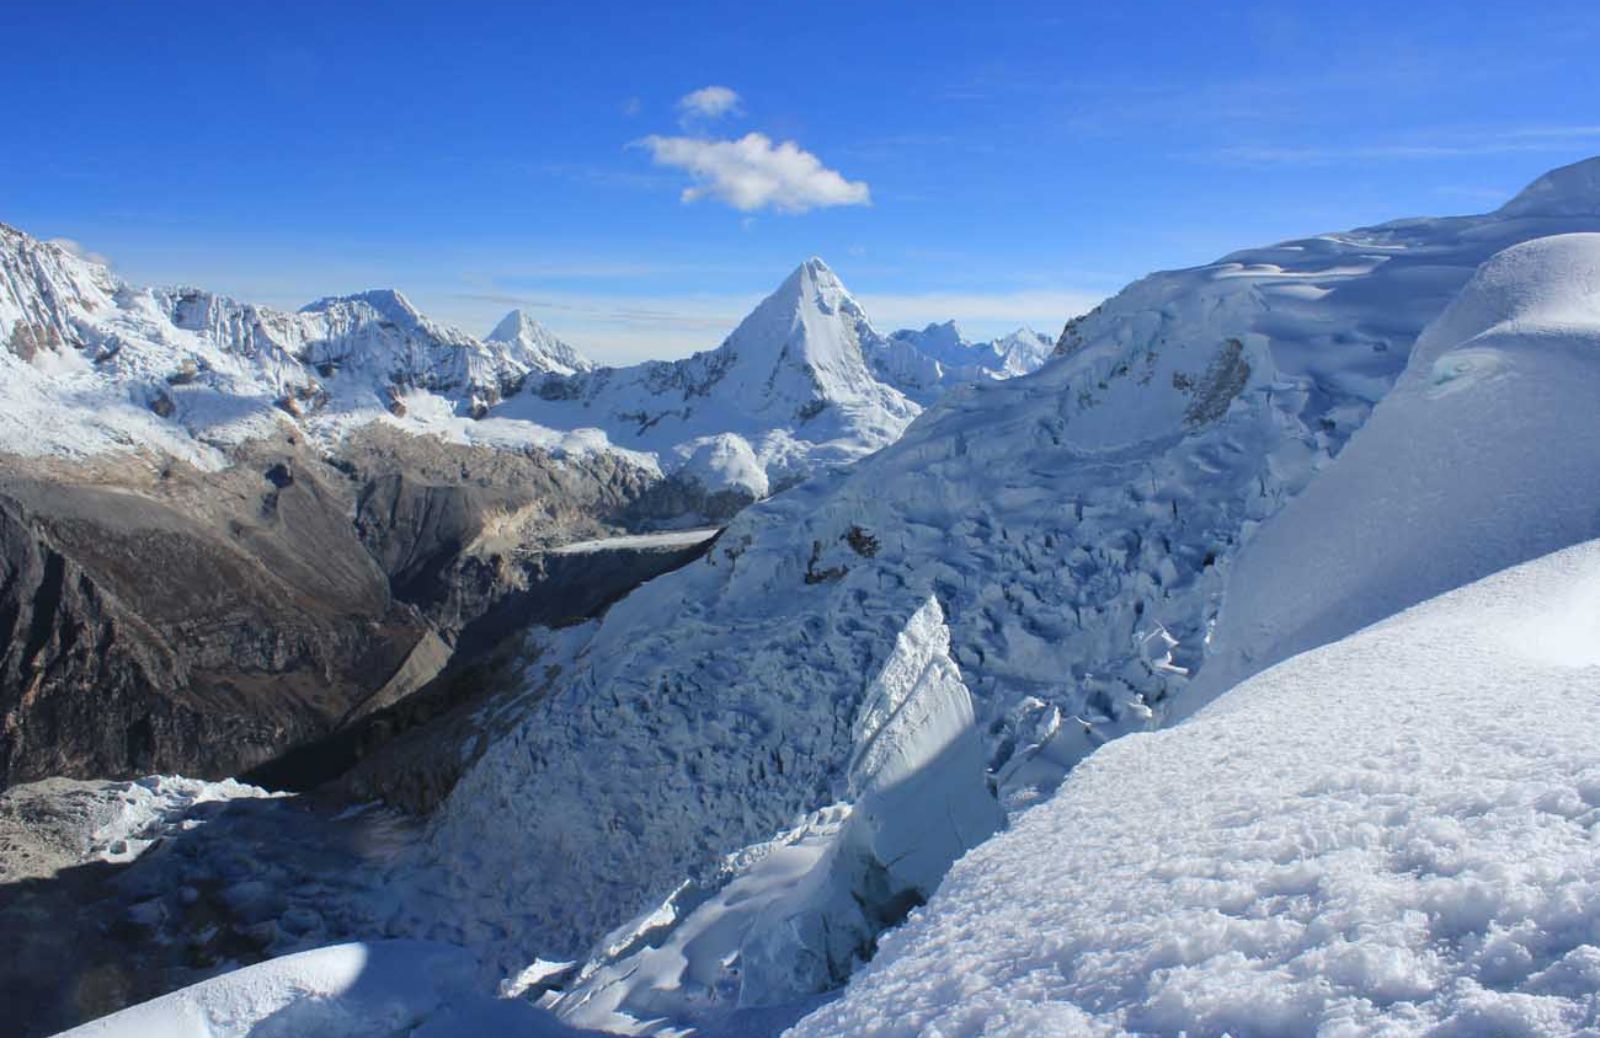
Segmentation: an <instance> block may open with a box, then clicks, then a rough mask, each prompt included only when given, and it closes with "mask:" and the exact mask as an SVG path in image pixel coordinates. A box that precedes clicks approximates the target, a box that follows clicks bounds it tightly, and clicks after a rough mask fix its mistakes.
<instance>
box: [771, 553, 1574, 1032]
mask: <svg viewBox="0 0 1600 1038" xmlns="http://www.w3.org/2000/svg"><path fill="white" fill-rule="evenodd" d="M1597 646H1600V543H1597V542H1590V543H1587V544H1584V545H1581V546H1579V547H1575V548H1571V549H1568V550H1566V551H1563V552H1560V553H1558V554H1555V555H1552V556H1548V557H1545V558H1542V559H1539V560H1537V561H1535V562H1532V563H1528V564H1525V565H1523V566H1520V567H1518V568H1516V569H1512V570H1509V571H1506V572H1503V573H1500V574H1498V575H1495V576H1493V577H1490V578H1488V579H1485V580H1483V581H1481V582H1479V583H1477V584H1473V585H1471V586H1469V587H1466V588H1463V589H1461V590H1458V591H1454V592H1452V593H1449V594H1447V595H1445V596H1443V597H1441V598H1438V599H1436V600H1433V601H1430V602H1428V603H1427V604H1425V605H1422V606H1418V607H1417V608H1415V609H1413V610H1411V611H1409V612H1406V613H1404V614H1402V615H1400V616H1398V617H1396V618H1394V619H1391V620H1389V621H1387V622H1385V623H1382V624H1379V625H1378V626H1376V627H1372V628H1369V629H1367V630H1365V631H1362V632H1361V633H1359V634H1356V635H1353V636H1351V637H1349V638H1347V639H1345V640H1343V641H1340V642H1337V643H1335V644H1333V645H1330V646H1327V647H1325V648H1321V649H1317V650H1314V651H1312V652H1310V653H1307V654H1305V655H1302V656H1297V657H1295V658H1293V659H1291V660H1289V661H1288V662H1286V663H1283V664H1281V665H1279V666H1277V667H1275V668H1273V669H1271V670H1269V671H1266V672H1265V673H1263V674H1261V675H1259V676H1257V677H1255V678H1253V679H1251V680H1250V681H1248V682H1246V683H1245V684H1243V685H1241V686H1239V687H1238V688H1235V689H1234V690H1233V691H1231V692H1228V693H1227V694H1225V695H1224V696H1223V697H1222V698H1221V699H1220V700H1218V701H1217V702H1216V703H1215V704H1214V705H1213V706H1212V707H1211V708H1210V709H1208V710H1206V711H1204V712H1202V713H1201V714H1200V715H1199V716H1197V717H1196V718H1194V719H1193V720H1192V721H1190V722H1189V723H1186V724H1183V725H1179V726H1177V727H1175V728H1172V729H1169V730H1165V731H1161V732H1156V733H1150V734H1143V735H1135V736H1130V737H1129V738H1127V739H1123V740H1119V741H1118V742H1116V743H1114V744H1112V745H1109V746H1106V747H1104V748H1103V749H1101V750H1100V751H1099V752H1098V753H1096V754H1095V755H1094V756H1092V757H1090V758H1089V760H1088V761H1086V762H1085V764H1084V765H1083V766H1081V767H1080V768H1078V769H1077V770H1076V771H1075V772H1074V773H1073V774H1072V776H1071V777H1070V778H1069V779H1068V780H1067V782H1066V784H1065V785H1064V786H1063V787H1062V789H1061V790H1060V792H1059V793H1057V795H1056V796H1055V797H1054V798H1053V799H1052V800H1050V801H1049V802H1047V803H1045V804H1042V805H1039V806H1038V807H1036V808H1034V809H1032V810H1030V811H1028V812H1026V813H1024V814H1023V815H1022V816H1021V817H1020V819H1018V820H1017V821H1016V823H1015V824H1014V825H1013V827H1012V828H1011V829H1010V830H1009V831H1008V832H1006V833H1004V834H1002V835H1001V836H998V837H996V838H995V839H993V840H991V841H989V842H988V843H986V844H985V845H983V846H982V847H980V848H978V849H977V850H976V851H973V852H972V853H971V854H968V855H967V856H966V857H965V858H963V859H962V860H961V861H960V862H959V863H958V864H957V865H956V867H955V868H954V869H953V870H952V871H951V873H950V875H949V876H948V877H946V879H945V882H944V884H943V886H942V887H941V888H940V891H939V893H938V895H937V896H936V897H935V898H934V900H933V901H932V902H931V903H930V904H929V905H928V906H927V907H926V908H925V909H923V910H922V911H920V912H918V913H917V914H916V915H915V916H913V918H912V920H911V921H910V922H909V923H908V924H907V925H906V926H905V927H904V928H902V929H901V930H899V931H897V932H895V933H893V934H890V935H887V936H886V937H885V938H884V939H883V940H882V942H881V950H880V953H879V956H878V958H877V959H876V960H875V961H874V962H873V963H872V964H871V965H870V966H868V967H867V968H866V969H864V970H863V971H861V972H860V973H859V974H858V975H857V976H856V977H855V978H854V979H853V980H852V982H851V985H850V987H849V989H848V990H847V992H846V994H845V996H844V998H843V999H842V1000H841V1001H839V1002H837V1003H835V1004H833V1005H830V1006H827V1007H825V1008H823V1009H821V1010H819V1011H818V1012H816V1013H815V1014H814V1015H813V1016H811V1017H810V1018H808V1019H807V1020H805V1021H803V1022H802V1023H801V1024H800V1025H799V1026H797V1027H796V1028H795V1029H794V1030H792V1031H790V1032H789V1034H790V1035H791V1036H792V1038H821V1036H824V1035H826V1036H828V1038H842V1036H863V1038H864V1036H869V1035H870V1036H874V1038H892V1036H905V1038H912V1036H918V1035H931V1034H939V1035H943V1036H946V1038H960V1036H967V1035H971V1036H978V1035H983V1036H985V1038H1002V1036H1011V1035H1015V1036H1019V1038H1020V1036H1028V1038H1032V1036H1035V1035H1041V1034H1050V1035H1059V1036H1063V1038H1067V1036H1078V1035H1082V1036H1091V1035H1096V1036H1098V1035H1119V1034H1143V1035H1174V1036H1175V1035H1178V1034H1184V1033H1186V1034H1188V1035H1191V1036H1196V1038H1200V1036H1216V1035H1221V1034H1225V1033H1226V1034H1232V1035H1234V1036H1237V1038H1244V1036H1253V1035H1284V1034H1307V1035H1308V1034H1319V1035H1338V1036H1341V1038H1346V1036H1347V1038H1356V1036H1361V1035H1384V1036H1389V1038H1400V1036H1411V1035H1414V1036H1422V1035H1429V1036H1438V1038H1446V1036H1449V1038H1455V1036H1484V1038H1487V1036H1506V1035H1529V1036H1532V1035H1556V1034H1593V1033H1595V1030H1594V1029H1595V1028H1596V1026H1597V1024H1600V941H1597V934H1600V900H1597V897H1596V891H1597V890H1600V858H1597V857H1596V855H1595V852H1594V845H1595V840H1596V838H1597V836H1600V765H1597V763H1596V760H1595V755H1594V746H1595V744H1596V742H1597V740H1600V653H1597V650H1596V647H1597Z"/></svg>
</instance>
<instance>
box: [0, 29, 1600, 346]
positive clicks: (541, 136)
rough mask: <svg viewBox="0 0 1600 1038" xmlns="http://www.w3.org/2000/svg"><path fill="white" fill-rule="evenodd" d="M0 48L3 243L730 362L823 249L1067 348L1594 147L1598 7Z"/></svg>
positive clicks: (135, 40) (237, 286)
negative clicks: (1108, 313) (1245, 262)
mask: <svg viewBox="0 0 1600 1038" xmlns="http://www.w3.org/2000/svg"><path fill="white" fill-rule="evenodd" d="M0 39H4V40H6V41H7V45H6V61H5V62H4V63H3V64H0V91H3V96H4V97H5V98H6V104H5V107H4V109H3V115H0V124H3V126H4V134H3V137H0V139H3V140H4V141H5V146H4V151H3V153H0V220H3V221H5V222H8V223H12V224H14V225H16V226H19V227H21V228H22V229H24V230H27V231H29V232H31V233H33V234H37V235H39V236H42V237H63V238H70V239H72V240H74V241H77V242H79V243H81V244H82V245H83V246H84V247H85V248H87V249H89V250H92V251H94V252H97V253H100V254H103V255H106V256H108V257H110V258H111V260H112V262H113V263H114V265H115V267H116V268H117V269H118V271H119V272H120V273H121V274H122V275H123V276H125V277H127V278H129V279H130V280H133V281H136V282H140V283H176V282H181V283H190V284H200V285H204V286H206V287H209V288H215V289H218V290H222V291H226V292H229V293H231V294H234V295H237V296H240V297H242V298H246V299H251V300H254V301H259V302H266V303H272V304H276V305H282V306H298V305H300V304H303V303H305V302H307V301H309V300H311V299H312V298H315V297H317V296H319V295H325V294H337V293H344V292H350V291H356V290H360V289H363V288H368V287H375V286H389V285H392V286H395V287H398V288H400V289H402V290H403V291H405V292H406V293H407V294H408V295H409V296H410V297H411V298H412V299H413V300H414V301H415V302H417V303H418V305H419V306H421V307H422V308H423V309H424V310H426V311H427V312H429V313H430V314H433V315H434V316H436V317H439V318H441V319H444V320H447V321H449V322H451V323H455V324H459V325H461V326H463V327H465V328H467V329H468V330H471V331H474V332H478V333H480V334H481V333H483V332H485V331H487V329H488V328H489V327H490V326H491V325H492V324H493V323H494V321H495V320H496V319H497V318H498V317H499V316H500V315H501V314H503V313H504V312H505V311H506V310H507V309H509V308H510V307H512V306H515V305H521V306H524V307H525V308H527V309H529V310H530V311H531V312H533V313H534V314H535V315H536V316H537V317H539V318H540V319H541V320H543V321H544V322H545V323H546V324H548V325H549V326H551V327H552V328H553V329H555V330H556V331H557V332H558V333H560V334H562V335H563V336H564V337H566V338H568V339H570V340H571V341H573V342H574V343H575V344H576V345H578V346H579V347H580V348H582V349H585V350H586V351H588V352H589V353H591V354H592V355H594V356H596V357H598V358H601V359H604V360H611V361H623V360H633V359H638V358H640V357H644V356H671V355H681V354H684V353H687V352H690V351H692V350H694V349H700V348H706V347H710V346H714V345H716V343H717V342H718V341H720V339H721V338H722V336H723V335H725V334H726V333H727V332H728V331H729V330H730V329H731V327H732V326H733V324H734V323H736V322H737V320H738V318H739V317H740V316H741V315H742V314H743V313H744V312H745V311H746V310H747V309H748V308H749V306H750V305H752V304H753V303H754V302H755V301H756V300H758V299H759V298H760V297H761V296H762V295H763V294H765V293H766V292H767V291H769V290H770V289H771V288H772V287H773V286H774V285H776V284H777V283H778V282H779V281H780V280H781V279H782V278H783V277H784V275H785V274H787V273H788V271H789V270H791V269H792V268H793V267H794V266H795V265H796V264H797V263H799V262H800V261H801V260H803V259H804V258H806V257H807V256H809V255H813V254H815V255H820V256H822V257H824V258H825V259H827V260H828V261H829V263H830V264H831V265H832V266H833V267H834V268H835V269H836V270H837V271H838V272H839V273H840V275H841V276H842V277H843V278H844V280H845V282H846V284H847V285H849V286H850V288H851V289H852V290H853V291H854V292H855V294H856V295H857V296H858V297H860V298H861V300H862V301H863V303H864V304H865V305H866V306H867V309H868V311H869V313H871V314H872V315H873V316H874V320H875V323H877V324H878V325H880V326H882V327H886V328H893V327H898V326H902V325H908V324H921V323H925V322H927V321H932V320H941V319H945V318H949V317H954V318H956V319H958V320H959V321H960V322H961V323H962V324H963V326H964V327H965V328H967V329H968V330H969V332H970V333H974V334H993V333H999V332H1002V331H1004V330H1006V329H1008V328H1009V327H1013V326H1015V325H1017V324H1020V323H1024V322H1026V323H1031V324H1034V325H1035V326H1037V327H1038V328H1040V330H1042V331H1046V332H1049V333H1051V334H1054V333H1055V332H1056V331H1058V330H1059V326H1060V324H1061V322H1062V321H1063V320H1064V319H1065V318H1066V317H1067V316H1070V314H1071V313H1072V312H1073V311H1075V310H1078V309H1081V308H1083V307H1084V306H1086V305H1088V304H1089V303H1092V301H1093V300H1094V299H1095V298H1097V297H1099V296H1103V295H1105V294H1108V293H1110V292H1112V291H1114V290H1115V289H1117V288H1118V287H1120V286H1121V285H1122V284H1123V283H1125V282H1127V281H1128V280H1130V279H1132V278H1134V277H1137V276H1138V275H1140V274H1142V273H1145V272H1148V271H1150V270H1153V269H1159V268H1162V267H1173V266H1181V265H1186V264H1191V263H1197V262H1202V261H1204V260H1207V259H1211V258H1214V257H1215V256H1217V255H1220V254H1222V253H1224V252H1227V251H1230V250H1231V249H1234V248H1238V247H1243V246H1246V245H1251V244H1257V243H1261V242H1265V241H1271V240H1277V239H1281V238H1285V237H1291V236H1296V235H1301V234H1305V233H1311V232H1316V231H1322V230H1333V229H1341V228H1345V227H1350V226H1355V225H1359V224H1363V223H1371V222H1376V221H1380V220H1383V219H1388V218H1392V217H1398V216H1406V215H1421V214H1444V213H1459V212H1478V211H1483V210H1485V209H1489V208H1493V207H1494V206H1496V205H1498V204H1499V203H1500V202H1501V201H1503V200H1504V199H1505V198H1506V197H1508V196H1509V195H1510V194H1511V193H1513V192H1514V191H1516V190H1517V189H1518V188H1520V187H1521V186H1522V185H1523V184H1524V183H1525V182H1527V181H1528V180H1530V179H1532V178H1533V177H1534V176H1536V175H1537V174H1538V173H1540V172H1542V171H1543V170H1545V169H1547V168H1550V167H1552V166H1556V165H1560V164H1563V163H1566V162H1570V161H1573V160H1576V159H1579V158H1584V157H1587V156H1589V155H1592V154H1596V153H1600V74H1597V72H1596V71H1595V65H1596V63H1595V60H1594V55H1595V54H1596V53H1600V46H1597V44H1600V11H1597V9H1596V5H1594V4H1593V3H1571V4H1561V3H1540V4H1528V3H1526V2H1524V3H1520V4H1512V3H1504V4H1497V3H1471V2H1456V3H1428V2H1407V3H1403V4H1401V3H1360V2H1345V3H1340V4H1337V5H1301V4H1287V3H1283V4H1262V5H1246V4H1238V5H1227V4H1200V3H1138V2H1122V3H1117V4H1095V5H1079V4H1069V3H1065V2H1054V3H1010V4H993V5H989V4H971V3H961V4H941V3H932V2H924V3H917V4H905V5H900V4H888V3H864V2H857V3H848V4H836V3H829V2H826V0H808V2H807V3H804V4H782V5H777V4H773V5H766V4H748V3H745V4H700V3H673V4H643V3H633V4H602V3H589V4H510V3H507V4H472V3H459V4H449V5H446V4H442V3H441V4H435V5H422V4H406V3H394V4H385V5H378V4H357V3H338V2H324V3H320V4H300V3H295V2H276V3H257V2H235V3H204V4H199V3H192V4H191V3H110V2H105V3H92V4H91V3H76V2H72V0H10V2H7V3H4V4H0ZM707 87H720V88H723V89H725V90H726V91H729V92H731V94H732V95H733V97H732V98H730V96H729V95H728V94H725V93H721V92H718V91H713V92H711V93H709V94H700V95H699V96H698V104H691V105H689V106H687V107H686V106H685V104H684V103H683V99H684V98H685V97H686V96H689V95H692V94H693V93H694V92H695V91H701V90H704V88H707ZM750 134H759V135H761V136H760V137H757V138H751V137H749V136H748V135H750ZM735 142H742V143H735ZM686 190H688V191H690V193H691V197H688V198H686V197H685V194H684V193H685V191H686Z"/></svg>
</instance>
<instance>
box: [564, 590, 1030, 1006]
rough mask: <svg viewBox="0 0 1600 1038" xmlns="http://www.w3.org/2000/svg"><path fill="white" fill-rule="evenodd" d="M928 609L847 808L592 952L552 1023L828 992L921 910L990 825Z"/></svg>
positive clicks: (883, 685) (976, 760)
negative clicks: (884, 935)
mask: <svg viewBox="0 0 1600 1038" xmlns="http://www.w3.org/2000/svg"><path fill="white" fill-rule="evenodd" d="M949 649H950V634H949V630H948V628H946V626H945V623H944V614H943V612H942V610H941V609H940V608H939V603H938V601H937V600H936V599H934V598H931V597H930V598H929V599H928V601H927V602H926V603H925V604H924V605H923V607H922V608H921V609H919V610H918V611H917V612H916V613H915V614H913V615H912V617H911V619H910V620H909V621H908V622H907V623H906V625H905V628H904V629H903V630H902V631H901V632H900V633H899V635H898V636H897V637H896V638H895V645H894V650H893V652H892V653H891V654H890V656H889V659H888V660H887V661H886V662H885V664H884V666H883V668H882V670H881V671H880V672H879V673H878V676H877V677H876V678H875V679H874V680H873V682H872V684H871V686H870V687H869V688H868V690H867V693H866V696H865V698H864V699H863V701H862V706H861V709H860V712H859V714H858V716H857V718H856V720H855V724H854V726H853V737H854V740H855V752H854V755H853V761H852V764H851V767H850V782H849V787H848V790H849V795H850V801H851V802H849V803H840V804H836V805H833V806H831V807H829V808H825V809H823V810H821V811H818V812H815V813H813V814H812V815H810V816H809V817H808V818H806V819H805V820H803V821H802V822H801V823H800V824H799V825H797V826H795V827H794V828H792V829H790V830H787V831H785V832H783V833H781V834H779V835H778V836H777V837H775V838H774V839H772V840H769V841H766V842H764V843H762V844H758V845H755V846H752V847H747V848H745V849H744V850H742V851H740V852H738V853H736V854H734V855H731V856H730V857H729V858H728V859H727V860H726V861H725V862H724V863H723V865H722V868H721V869H720V870H719V873H718V875H717V876H716V877H715V878H714V879H713V880H712V881H711V882H710V883H708V884H704V885H699V886H695V885H686V886H685V887H680V888H679V889H678V890H677V891H675V892H674V894H673V896H672V897H670V898H668V899H667V901H666V902H665V903H664V904H662V905H661V906H660V907H659V908H657V909H655V910H653V911H651V912H649V913H647V914H646V915H645V916H644V917H642V918H641V919H639V920H637V921H635V922H634V923H631V924H629V925H627V926H624V927H623V928H621V929H620V930H619V931H617V932H615V933H613V934H611V935H610V936H608V937H607V938H606V939H604V940H603V941H602V942H601V948H602V952H601V954H600V955H599V957H598V958H597V959H595V960H594V961H592V962H591V963H590V964H589V965H588V966H587V967H585V969H584V970H583V972H582V973H581V975H580V976H579V978H578V981H577V983H576V984H575V985H574V986H573V987H572V989H571V990H569V991H566V992H563V993H561V994H560V995H559V996H553V997H549V998H547V1004H548V1005H550V1006H551V1007H552V1008H554V1009H555V1010H556V1011H557V1012H558V1013H559V1014H560V1015H561V1016H562V1017H563V1018H564V1019H565V1020H566V1021H567V1022H568V1023H571V1024H575V1025H579V1026H585V1027H599V1028H604V1029H617V1030H628V1029H631V1028H632V1027H633V1026H635V1025H636V1024H637V1023H638V1022H639V1021H647V1020H652V1019H656V1018H659V1017H668V1018H671V1019H674V1020H678V1021H684V1020H690V1019H693V1020H700V1021H703V1020H706V1019H711V1018H715V1017H719V1016H727V1015H728V1014H730V1013H733V1012H735V1011H737V1010H739V1009H750V1008H755V1007H763V1006H770V1005H778V1004H785V1003H792V1002H796V1001H798V1000H802V999H804V998H805V997H806V996H809V995H813V994H816V993H819V992H823V991H826V990H828V989H830V988H833V987H836V986H837V985H838V984H840V983H841V982H842V981H843V980H844V979H845V978H846V977H848V976H849V974H850V972H851V969H852V968H853V967H854V966H855V965H857V964H859V963H860V962H862V961H865V960H866V959H867V958H869V957H870V956H871V953H872V948H873V943H874V940H875V938H876V936H877V934H878V933H879V932H880V931H881V930H883V929H884V928H885V927H886V926H891V925H893V924H895V923H897V922H899V921H900V919H901V918H903V917H904V915H905V913H906V912H907V911H908V910H909V909H910V908H911V907H912V906H914V905H917V904H921V903H922V902H924V901H925V900H926V899H927V898H928V897H929V896H930V895H931V894H932V893H933V890H934V888H935V887H936V886H937V885H938V883H939V879H940V877H942V876H943V875H944V873H945V871H946V870H947V869H948V868H949V867H950V864H951V863H952V862H954V861H955V860H956V858H958V857H959V856H960V855H962V854H963V853H965V852H966V851H967V850H969V849H970V848H972V847H973V846H975V845H977V844H978V843H979V842H981V841H982V840H984V839H985V838H987V837H988V836H989V835H990V834H992V833H993V832H995V830H997V829H998V828H1000V826H1001V825H1002V824H1003V823H1004V816H1003V814H1002V813H1001V810H1000V807H999V804H998V803H997V802H996V801H995V798H994V795H993V794H992V793H991V792H990V789H989V786H988V783H987V779H986V776H985V767H984V751H983V746H982V743H981V741H980V740H979V738H978V733H977V731H976V729H975V727H974V718H973V710H972V699H971V696H970V695H969V694H968V692H967V688H966V685H965V684H964V683H963V682H962V680H961V672H960V669H959V668H958V667H957V666H956V664H955V662H954V661H953V660H952V659H951V658H950V655H949Z"/></svg>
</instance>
